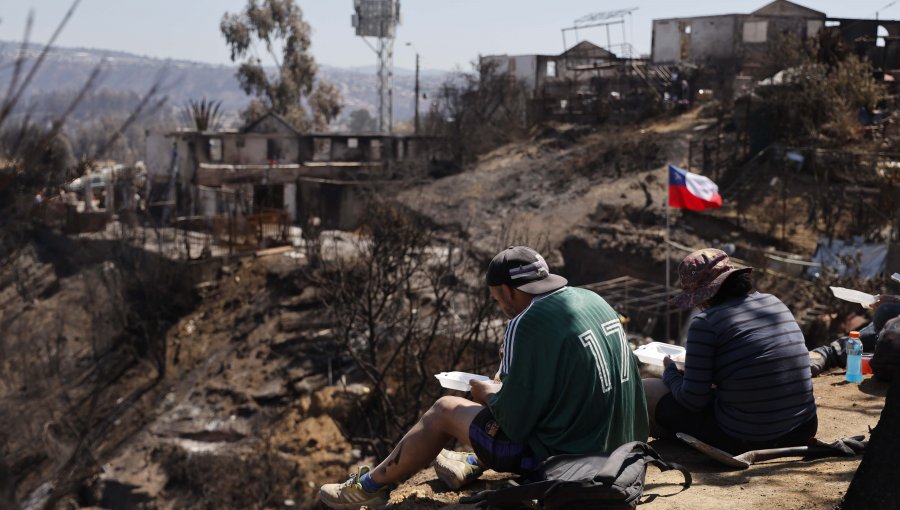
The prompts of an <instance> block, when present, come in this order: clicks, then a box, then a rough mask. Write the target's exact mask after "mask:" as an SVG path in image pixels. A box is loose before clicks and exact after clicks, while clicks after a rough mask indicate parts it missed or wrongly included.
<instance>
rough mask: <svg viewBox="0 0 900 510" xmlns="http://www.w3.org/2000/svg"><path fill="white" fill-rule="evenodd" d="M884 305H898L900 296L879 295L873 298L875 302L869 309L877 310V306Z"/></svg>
mask: <svg viewBox="0 0 900 510" xmlns="http://www.w3.org/2000/svg"><path fill="white" fill-rule="evenodd" d="M886 303H900V296H892V295H890V294H880V295H878V296H875V302H874V303H872V305H871V307H872V308H875V309H877V308H878V307H879V306H881V305H883V304H886Z"/></svg>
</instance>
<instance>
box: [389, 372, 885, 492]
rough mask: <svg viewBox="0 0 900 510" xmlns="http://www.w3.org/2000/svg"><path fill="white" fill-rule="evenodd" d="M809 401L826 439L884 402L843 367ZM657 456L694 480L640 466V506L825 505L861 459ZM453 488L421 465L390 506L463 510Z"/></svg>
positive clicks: (683, 449) (876, 387) (667, 444)
mask: <svg viewBox="0 0 900 510" xmlns="http://www.w3.org/2000/svg"><path fill="white" fill-rule="evenodd" d="M814 382H815V393H816V403H817V404H818V406H819V433H818V434H817V435H818V437H819V438H820V439H823V440H826V441H830V440H833V439H837V438H840V437H847V436H852V435H856V434H867V439H868V430H869V427H874V426H875V424H876V423H877V422H878V417H879V415H880V414H881V408H882V406H883V405H884V395H885V393H886V391H887V386H886V385H884V384H880V383H877V382H875V381H874V380H872V379H871V376H870V377H869V378H868V379H867V380H866V381H864V382H863V383H862V384H860V385H853V384H847V383H845V382H844V381H843V372H842V371H836V372H834V373H831V374H826V375H824V376H821V377H818V378H816V379H814ZM651 444H652V445H653V446H654V447H655V448H656V449H657V450H658V451H659V452H660V453H661V454H662V455H663V457H664V458H666V459H667V460H670V461H674V462H679V463H682V464H683V465H685V466H686V467H688V469H690V470H691V472H692V474H693V477H694V485H693V486H692V487H691V488H690V489H688V490H687V491H684V492H681V487H680V485H679V483H680V478H681V475H680V474H677V473H672V472H668V473H660V472H659V471H658V470H657V469H656V468H652V467H651V468H650V470H649V472H648V473H647V480H646V490H645V492H644V495H645V502H644V503H643V504H642V505H640V507H639V508H641V509H643V510H675V509H685V508H689V509H691V510H704V509H721V508H728V509H729V510H741V509H747V510H750V509H754V510H755V509H759V508H779V509H798V510H799V509H830V508H834V506H835V505H837V504H838V502H840V499H841V497H843V495H844V493H845V492H846V490H847V486H848V485H849V484H850V480H851V478H853V474H854V472H855V471H856V468H857V466H858V465H859V461H860V458H859V457H855V458H849V459H845V458H830V459H818V460H809V461H806V460H802V459H796V458H792V459H778V460H772V461H768V462H764V463H761V464H758V465H753V466H751V467H750V468H749V469H747V470H744V471H728V470H727V469H729V468H725V467H723V466H720V465H718V464H717V463H715V462H713V461H711V460H707V459H706V458H705V457H704V456H703V455H701V454H699V453H697V452H695V451H694V450H692V449H690V448H689V447H687V446H684V445H682V444H680V443H678V442H676V441H668V440H659V441H653V442H652V443H651ZM488 474H490V475H492V476H490V477H487V478H488V480H486V481H479V482H478V483H476V484H475V485H473V486H472V487H470V488H469V490H467V491H464V493H466V494H468V493H471V492H474V491H479V490H484V489H485V488H492V487H496V486H498V485H500V484H501V482H499V481H497V480H500V479H503V476H501V475H498V474H494V473H491V472H489V473H488ZM458 496H459V494H457V493H455V492H452V491H448V490H447V489H445V488H444V487H443V486H442V485H441V483H440V482H439V481H438V480H437V479H436V478H435V475H434V471H433V470H432V469H427V470H425V471H423V472H422V473H419V475H417V476H416V477H414V478H412V479H411V480H409V481H408V482H406V483H405V484H403V485H401V486H400V487H399V488H398V489H397V490H395V491H394V492H393V494H392V495H391V502H392V503H393V504H394V508H398V509H413V508H432V509H443V510H449V509H463V508H471V507H470V506H466V505H460V504H458Z"/></svg>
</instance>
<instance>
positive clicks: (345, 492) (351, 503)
mask: <svg viewBox="0 0 900 510" xmlns="http://www.w3.org/2000/svg"><path fill="white" fill-rule="evenodd" d="M368 472H369V466H362V467H360V468H359V471H357V472H356V473H351V474H350V478H349V479H348V480H347V481H346V482H344V483H328V484H325V485H323V486H322V487H320V488H319V499H320V500H321V501H322V503H324V504H325V506H327V507H329V508H337V509H339V510H356V509H358V508H360V507H363V506H364V507H366V508H371V509H380V508H384V507H385V506H387V504H388V499H389V498H390V492H391V486H390V485H385V486H384V487H382V488H380V489H378V490H377V491H375V492H371V493H370V492H366V490H365V489H363V486H362V484H361V483H359V479H360V478H361V477H362V475H364V474H366V473H368Z"/></svg>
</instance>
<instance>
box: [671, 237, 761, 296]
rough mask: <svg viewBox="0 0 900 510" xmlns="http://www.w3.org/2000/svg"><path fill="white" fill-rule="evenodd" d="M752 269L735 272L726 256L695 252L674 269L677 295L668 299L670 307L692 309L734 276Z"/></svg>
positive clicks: (709, 250) (708, 250)
mask: <svg viewBox="0 0 900 510" xmlns="http://www.w3.org/2000/svg"><path fill="white" fill-rule="evenodd" d="M752 270H753V268H752V267H741V268H736V267H734V265H733V264H732V263H731V261H730V260H729V259H728V254H726V253H725V252H724V251H722V250H717V249H715V248H704V249H702V250H697V251H695V252H693V253H691V254H690V255H688V256H687V257H685V258H684V260H682V261H681V264H679V265H678V278H679V279H680V280H681V288H682V292H681V294H678V295H677V296H675V297H674V298H672V303H673V304H675V305H676V306H680V307H682V308H693V307H695V306H697V305H700V304H702V303H705V302H706V301H708V300H709V299H711V298H712V297H713V296H715V295H716V292H719V287H721V286H722V283H724V282H725V279H726V278H728V277H729V276H731V275H732V274H735V273H748V272H750V271H752Z"/></svg>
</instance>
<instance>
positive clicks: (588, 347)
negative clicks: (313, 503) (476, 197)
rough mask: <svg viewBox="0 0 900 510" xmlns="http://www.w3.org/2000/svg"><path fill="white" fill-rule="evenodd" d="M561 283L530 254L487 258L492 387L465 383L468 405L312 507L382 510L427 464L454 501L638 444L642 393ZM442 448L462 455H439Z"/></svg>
mask: <svg viewBox="0 0 900 510" xmlns="http://www.w3.org/2000/svg"><path fill="white" fill-rule="evenodd" d="M567 283H568V282H567V281H566V279H565V278H563V277H561V276H558V275H555V274H551V273H550V271H549V268H548V267H547V263H546V262H545V261H544V258H543V257H541V255H540V254H538V253H537V252H536V251H534V250H532V249H531V248H527V247H524V246H516V247H511V248H507V249H506V250H503V251H502V252H500V253H499V254H498V255H497V256H496V257H494V259H493V260H492V261H491V263H490V265H489V266H488V271H487V284H488V286H489V288H490V293H491V297H492V298H493V299H494V301H496V302H497V305H498V306H499V307H500V309H501V310H502V311H503V313H504V314H505V315H506V316H507V317H508V318H509V319H510V321H509V323H508V324H507V327H506V334H505V336H504V342H503V356H502V360H501V366H500V371H499V379H500V382H501V383H502V384H498V383H497V382H496V381H495V382H479V381H472V382H471V383H470V384H471V391H472V400H468V399H465V398H460V397H450V396H445V397H442V398H440V399H438V401H437V402H435V404H434V405H433V406H432V407H431V409H429V410H428V411H427V412H426V413H425V414H424V415H423V416H422V418H421V419H420V420H419V422H418V423H417V424H416V425H415V426H413V428H412V429H411V430H410V431H409V432H407V434H406V435H405V436H404V437H403V439H401V440H400V443H399V444H398V445H397V446H396V447H395V448H394V450H393V451H392V452H391V454H390V455H388V457H387V458H386V459H385V460H384V461H383V462H382V463H381V464H379V465H378V466H376V467H375V469H374V470H370V469H369V468H368V467H367V466H363V467H361V468H360V469H359V471H358V472H357V473H356V474H354V475H352V476H351V477H350V479H349V480H347V481H346V482H344V483H343V484H327V485H323V486H322V488H321V489H320V491H319V496H320V498H321V500H322V502H323V503H325V504H326V505H328V506H329V507H331V508H348V509H349V508H359V507H360V506H367V507H369V508H379V507H382V506H384V505H386V504H387V501H388V495H389V491H390V489H391V487H392V485H393V484H394V483H397V482H400V481H402V480H404V479H406V478H407V477H409V476H411V475H413V474H414V473H416V472H417V471H419V470H421V469H423V468H425V467H427V466H428V465H429V464H430V463H431V462H432V461H434V462H435V471H436V472H437V474H438V477H439V478H440V479H441V480H442V481H443V482H445V483H446V484H447V485H448V486H450V487H451V488H454V489H456V488H459V487H461V486H462V485H463V484H465V483H467V482H469V481H471V480H474V479H475V478H478V476H480V475H481V473H482V472H483V471H484V470H485V469H487V468H490V469H493V470H495V471H502V472H513V473H519V474H528V473H529V472H530V471H532V470H533V469H534V468H535V467H537V465H538V464H539V463H540V462H541V461H543V460H544V459H546V458H547V457H550V456H552V455H558V454H563V453H573V454H586V453H597V452H608V451H611V450H613V449H615V448H616V447H618V446H619V445H621V444H624V443H627V442H630V441H646V439H647V434H648V428H649V426H648V418H647V406H646V401H645V398H644V390H643V385H642V384H641V378H640V374H639V373H638V366H637V362H636V361H635V359H634V355H633V354H632V352H631V349H630V348H629V345H628V341H627V339H626V338H625V332H624V330H623V329H622V325H621V323H620V322H619V319H618V315H617V314H616V312H615V311H614V310H613V309H612V308H611V307H610V306H609V304H607V303H606V301H604V300H603V298H601V297H600V296H598V295H597V294H595V293H593V292H591V291H588V290H584V289H578V288H574V287H568V286H567ZM451 438H456V439H458V440H459V441H461V442H463V443H465V444H468V445H471V447H472V450H473V453H469V454H466V453H462V452H448V451H447V450H442V447H443V446H444V445H445V444H447V442H448V441H449V440H450V439H451Z"/></svg>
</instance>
